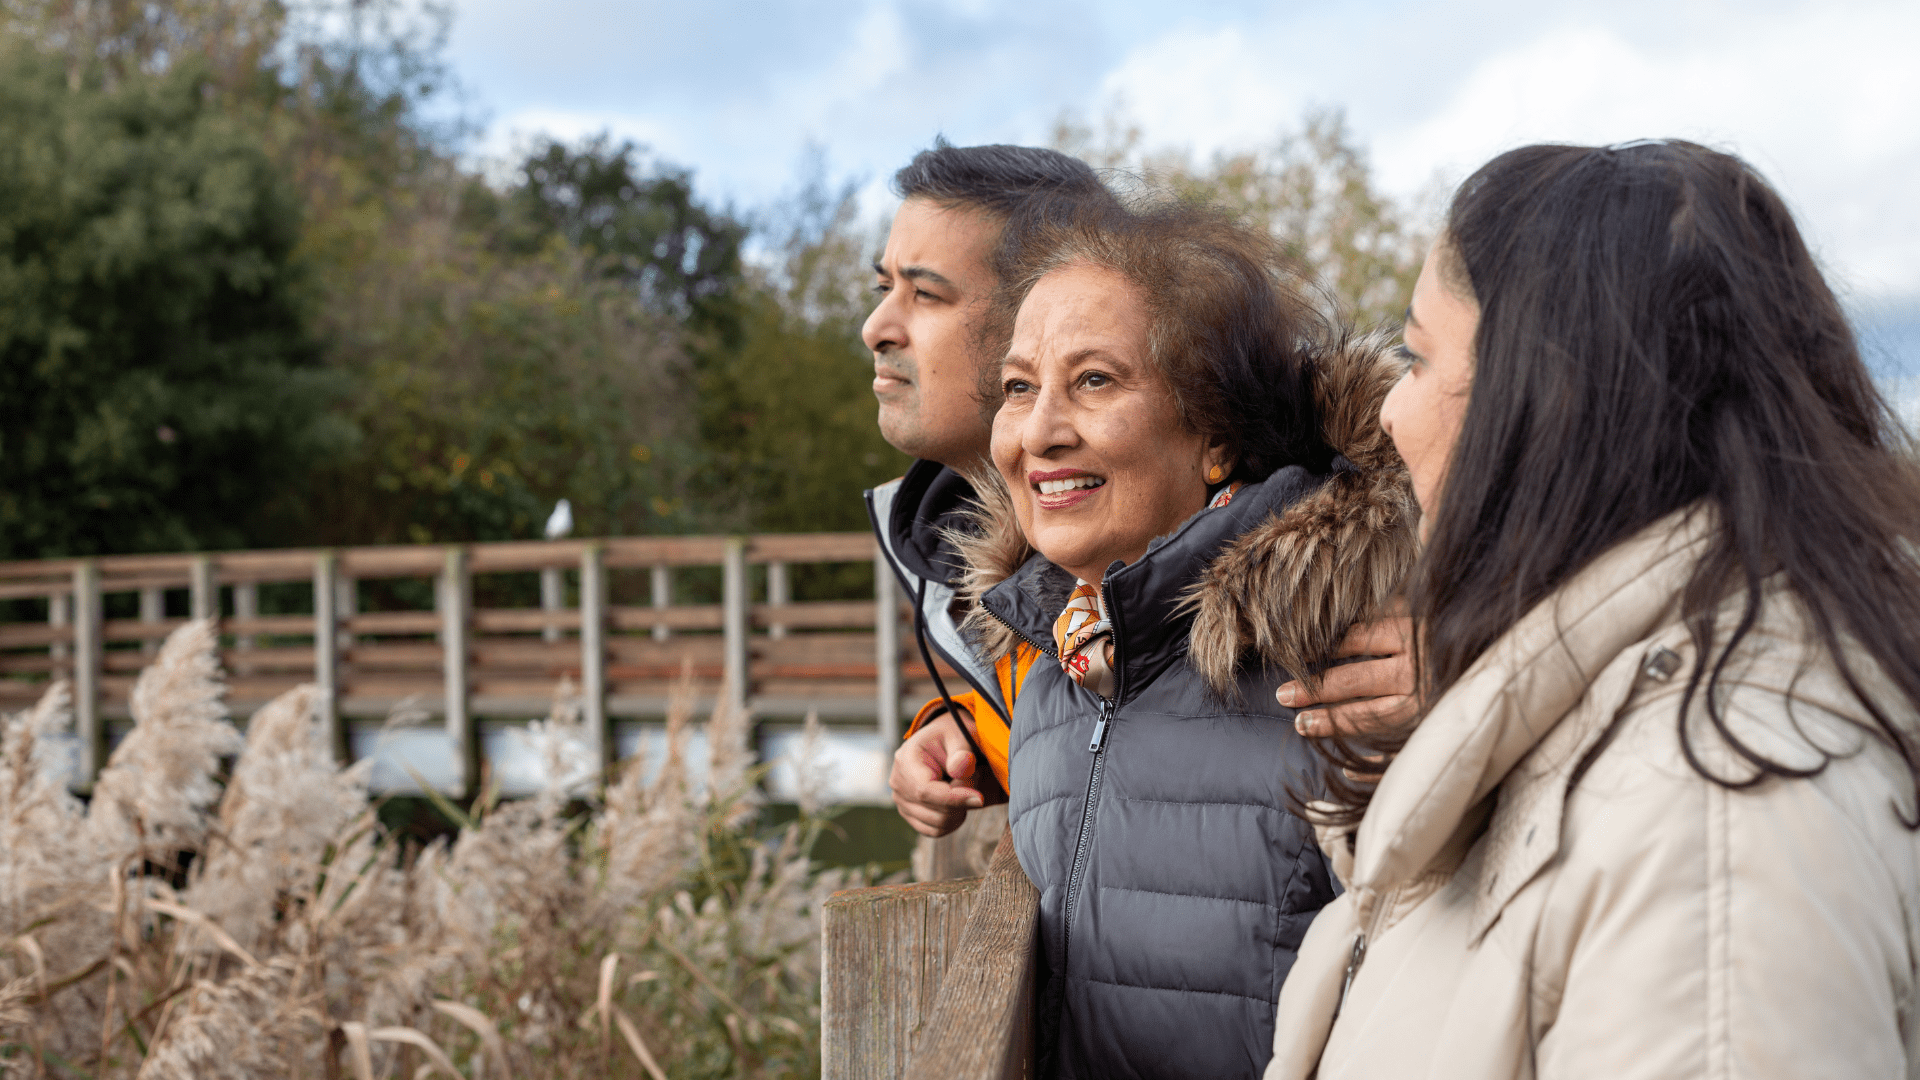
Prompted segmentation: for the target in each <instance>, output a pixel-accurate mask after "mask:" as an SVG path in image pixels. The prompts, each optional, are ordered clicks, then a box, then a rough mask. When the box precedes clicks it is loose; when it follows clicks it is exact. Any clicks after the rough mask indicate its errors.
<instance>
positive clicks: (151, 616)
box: [140, 585, 167, 656]
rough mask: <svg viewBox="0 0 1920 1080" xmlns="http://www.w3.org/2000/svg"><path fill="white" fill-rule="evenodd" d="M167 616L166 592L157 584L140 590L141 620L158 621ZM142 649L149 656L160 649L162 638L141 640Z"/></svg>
mask: <svg viewBox="0 0 1920 1080" xmlns="http://www.w3.org/2000/svg"><path fill="white" fill-rule="evenodd" d="M166 617H167V607H166V594H165V593H163V592H161V591H160V587H159V586H157V585H149V586H147V587H146V588H144V589H141V590H140V621H141V622H143V623H158V622H163V621H165V619H166ZM140 651H141V652H142V653H145V654H146V655H148V656H152V655H153V654H154V653H157V652H159V651H160V639H159V638H157V637H150V638H147V639H145V640H143V641H141V642H140Z"/></svg>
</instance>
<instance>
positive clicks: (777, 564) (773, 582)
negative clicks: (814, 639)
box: [767, 559, 793, 641]
mask: <svg viewBox="0 0 1920 1080" xmlns="http://www.w3.org/2000/svg"><path fill="white" fill-rule="evenodd" d="M791 603H793V593H792V592H791V591H790V589H789V588H788V585H787V564H786V563H784V562H781V561H780V560H778V559H776V560H774V561H773V562H770V563H768V564H767V606H768V607H771V608H782V607H786V606H787V605H788V604H791ZM775 617H776V618H778V613H777V612H776V613H775ZM767 636H768V637H770V638H772V639H774V640H775V641H778V640H780V639H781V638H783V637H786V636H787V628H786V626H785V625H784V624H782V623H778V622H775V623H770V624H769V625H768V626H767Z"/></svg>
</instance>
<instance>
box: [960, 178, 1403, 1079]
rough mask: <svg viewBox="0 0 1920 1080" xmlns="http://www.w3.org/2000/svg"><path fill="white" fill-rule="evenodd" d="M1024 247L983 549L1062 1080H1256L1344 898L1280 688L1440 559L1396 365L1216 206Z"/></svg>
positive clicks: (1010, 288)
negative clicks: (1424, 554) (1397, 428)
mask: <svg viewBox="0 0 1920 1080" xmlns="http://www.w3.org/2000/svg"><path fill="white" fill-rule="evenodd" d="M1021 257H1022V260H1023V262H1022V265H1020V266H1017V267H1010V268H1009V269H1008V272H1007V273H1005V274H1004V275H1003V280H1004V281H1006V282H1008V284H1007V285H1006V286H1005V287H1004V289H1003V291H1002V294H1001V295H1000V297H999V298H998V299H997V301H996V304H997V310H998V312H999V314H1000V318H1001V319H1002V322H1001V323H1000V325H1002V326H1010V333H1009V334H1008V337H1007V338H1006V340H1010V342H1011V344H1010V347H1009V348H1008V350H1007V353H1006V358H1005V362H1004V363H1003V365H1002V366H1001V370H1000V383H999V387H998V390H997V393H998V396H999V397H1000V409H999V412H998V413H997V415H996V419H995V422H994V429H993V444H992V458H993V466H994V471H993V474H992V475H989V476H984V477H982V478H980V480H979V482H978V484H977V486H978V487H979V489H980V490H981V492H982V495H983V500H984V504H983V508H982V511H981V515H980V517H981V520H980V522H979V530H978V533H977V535H975V536H973V537H962V538H959V539H958V541H957V542H958V544H959V546H960V547H961V548H962V550H963V552H964V554H965V555H966V557H967V559H968V562H969V570H970V573H971V575H972V577H971V581H972V595H973V597H974V598H975V599H976V601H977V603H976V604H975V608H974V613H973V615H972V616H971V617H970V619H969V623H968V625H969V627H970V628H971V629H972V630H973V631H974V632H976V634H977V635H978V640H979V641H980V643H981V646H982V648H983V649H985V650H986V651H987V652H988V653H989V654H993V655H1001V656H1003V657H1005V658H1006V660H1005V661H1003V665H1002V670H1003V672H1008V673H1010V674H1009V675H1008V676H1007V677H1006V679H1005V682H1004V683H1003V685H1005V686H1007V687H1008V689H1009V690H1011V691H1013V692H1011V693H1009V695H1008V696H1009V697H1010V698H1011V699H1012V701H1013V731H1012V739H1011V748H1012V758H1011V765H1010V768H1009V781H1010V782H1009V787H1010V790H1009V803H1010V805H1009V810H1010V816H1011V819H1012V823H1013V832H1014V839H1015V845H1016V848H1017V850H1018V852H1019V855H1020V861H1021V865H1022V866H1023V867H1024V868H1025V870H1026V872H1027V874H1028V876H1029V877H1030V878H1031V879H1032V880H1033V882H1034V884H1035V885H1036V886H1038V887H1039V889H1040V891H1041V928H1042V940H1043V945H1044V955H1045V958H1046V983H1045V985H1044V987H1043V988H1042V994H1041V1006H1040V1017H1039V1025H1040V1026H1039V1032H1040V1036H1039V1052H1040V1054H1041V1056H1042V1058H1043V1062H1044V1065H1043V1075H1044V1074H1045V1073H1046V1072H1049V1071H1050V1072H1054V1073H1057V1074H1058V1075H1061V1076H1068V1077H1075V1076H1087V1077H1092V1076H1100V1077H1109V1076H1154V1077H1179V1076H1207V1077H1220V1076H1253V1075H1257V1074H1258V1073H1259V1072H1260V1070H1261V1068H1262V1066H1264V1064H1265V1063H1266V1060H1267V1057H1268V1056H1269V1054H1270V1052H1271V1039H1272V1023H1273V1015H1272V1011H1273V1006H1272V1003H1273V1002H1274V1001H1275V1000H1276V998H1277V995H1278V992H1279V988H1280V984H1281V982H1282V980H1283V979H1284V978H1285V976H1286V973H1287V969H1288V968H1289V966H1290V965H1291V964H1292V960H1293V955H1294V950H1295V948H1296V947H1297V946H1298V944H1299V941H1300V938H1301V935H1302V934H1303V933H1304V932H1305V929H1306V926H1307V923H1308V921H1309V920H1310V919H1311V918H1312V917H1313V915H1314V913H1315V912H1316V911H1318V910H1319V908H1320V907H1321V906H1323V905H1324V904H1325V903H1326V902H1327V901H1328V900H1329V899H1331V898H1332V896H1333V883H1332V879H1331V877H1330V875H1329V874H1328V871H1327V865H1326V862H1325V859H1324V858H1323V857H1322V856H1321V854H1320V853H1319V851H1318V850H1317V848H1316V846H1315V844H1314V842H1313V834H1312V830H1311V829H1310V828H1308V827H1307V825H1306V823H1305V822H1304V821H1302V820H1301V819H1300V818H1299V817H1297V816H1295V815H1294V814H1293V813H1292V812H1291V810H1290V809H1289V807H1290V806H1291V805H1293V800H1294V799H1295V798H1296V797H1297V796H1300V795H1305V794H1311V792H1309V791H1308V790H1307V789H1308V788H1309V786H1310V784H1311V780H1310V776H1311V773H1312V761H1313V756H1312V754H1311V753H1310V752H1309V751H1308V750H1307V749H1306V745H1305V740H1304V739H1302V738H1301V736H1299V735H1298V734H1297V733H1296V732H1295V730H1294V725H1293V723H1292V719H1293V714H1292V712H1291V711H1290V710H1287V709H1283V708H1280V707H1279V706H1277V705H1275V704H1274V703H1273V702H1274V688H1275V687H1276V686H1277V685H1278V684H1280V683H1281V682H1284V681H1286V680H1289V679H1291V678H1296V677H1301V678H1305V679H1307V680H1308V681H1309V682H1311V681H1312V680H1313V679H1314V678H1315V677H1316V675H1317V673H1318V672H1319V671H1320V670H1321V669H1323V668H1324V667H1325V665H1326V664H1327V663H1328V662H1329V661H1330V660H1331V659H1332V658H1333V656H1334V655H1335V651H1336V648H1337V645H1338V643H1339V642H1340V641H1341V638H1342V636H1343V635H1344V634H1345V632H1346V631H1347V629H1348V628H1349V627H1351V626H1353V625H1354V624H1356V623H1358V622H1361V621H1364V620H1367V619H1370V618H1374V617H1376V616H1377V615H1378V614H1379V613H1380V612H1381V611H1382V610H1383V609H1384V607H1385V606H1386V605H1387V603H1388V602H1389V598H1390V597H1391V596H1392V594H1393V592H1394V591H1395V589H1396V588H1397V587H1398V585H1399V581H1400V577H1401V575H1402V573H1403V572H1404V570H1405V568H1406V566H1407V565H1408V563H1409V562H1410V560H1411V558H1412V552H1413V540H1412V530H1411V519H1412V515H1411V506H1412V501H1411V498H1410V497H1409V493H1408V489H1407V486H1406V478H1405V473H1404V470H1403V469H1402V468H1401V467H1400V465H1399V462H1398V459H1397V458H1396V457H1395V455H1394V452H1393V450H1392V448H1391V446H1390V445H1389V444H1388V443H1387V440H1386V439H1385V437H1384V436H1383V435H1382V434H1381V433H1380V430H1379V424H1378V419H1377V417H1378V410H1379V403H1380V400H1381V398H1382V397H1383V396H1384V394H1385V392H1386V390H1387V388H1388V387H1389V386H1390V385H1391V384H1392V382H1393V380H1394V378H1395V377H1397V375H1398V368H1397V366H1396V365H1395V364H1394V363H1392V362H1391V361H1389V360H1385V359H1383V357H1382V354H1381V350H1380V349H1379V348H1378V347H1377V346H1375V345H1373V344H1371V343H1369V344H1365V345H1353V344H1349V343H1346V342H1344V341H1342V340H1338V339H1337V338H1336V336H1335V335H1334V334H1333V333H1331V332H1330V331H1329V329H1328V328H1327V326H1326V324H1325V323H1324V321H1322V320H1321V319H1320V318H1318V317H1317V316H1316V315H1315V314H1314V312H1313V309H1312V308H1311V306H1310V305H1309V304H1307V303H1306V302H1305V301H1304V300H1303V299H1302V298H1301V296H1300V295H1299V293H1298V292H1297V291H1296V289H1295V287H1294V284H1293V282H1294V281H1295V279H1294V278H1293V277H1292V276H1291V275H1290V273H1289V271H1288V268H1287V267H1286V265H1285V264H1284V262H1283V261H1282V260H1281V259H1280V257H1279V256H1278V254H1277V252H1276V251H1275V250H1274V249H1273V248H1272V246H1271V245H1270V244H1269V243H1268V242H1267V241H1266V240H1265V238H1264V237H1261V236H1258V235H1256V234H1253V233H1250V232H1248V231H1245V230H1243V229H1240V228H1238V227H1236V226H1234V225H1233V224H1231V223H1229V222H1227V221H1225V220H1223V219H1221V218H1218V217H1215V216H1212V215H1210V214H1208V213H1205V212H1202V211H1199V210H1196V209H1193V208H1187V207H1163V208H1157V209H1150V210H1146V211H1142V212H1127V213H1115V212H1110V211H1109V212H1105V213H1101V214H1099V215H1098V216H1090V215H1087V214H1082V215H1081V216H1079V217H1077V218H1076V219H1074V220H1072V221H1070V222H1067V223H1064V224H1062V223H1053V224H1051V225H1046V226H1041V227H1036V228H1035V230H1034V236H1033V238H1031V239H1030V240H1028V241H1027V242H1026V243H1025V244H1024V246H1023V248H1022V252H1021Z"/></svg>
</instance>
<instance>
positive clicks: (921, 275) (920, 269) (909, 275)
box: [900, 266, 953, 285]
mask: <svg viewBox="0 0 1920 1080" xmlns="http://www.w3.org/2000/svg"><path fill="white" fill-rule="evenodd" d="M900 276H901V277H903V278H906V279H907V280H908V281H931V282H933V283H934V284H936V285H952V284H953V282H951V281H948V280H947V277H946V275H945V274H942V273H940V272H939V271H937V270H933V269H931V268H929V267H925V266H903V267H901V268H900Z"/></svg>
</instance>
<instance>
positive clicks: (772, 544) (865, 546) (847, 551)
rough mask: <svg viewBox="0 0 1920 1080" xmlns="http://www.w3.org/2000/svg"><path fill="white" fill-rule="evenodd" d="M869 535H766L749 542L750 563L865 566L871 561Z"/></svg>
mask: <svg viewBox="0 0 1920 1080" xmlns="http://www.w3.org/2000/svg"><path fill="white" fill-rule="evenodd" d="M874 553H875V552H874V540H873V534H872V533H864V532H859V533H768V534H764V535H760V536H756V537H754V538H753V543H752V546H751V547H749V548H748V550H747V559H748V561H750V562H756V563H762V562H790V563H825V562H865V561H867V560H868V559H871V558H873V557H874Z"/></svg>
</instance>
